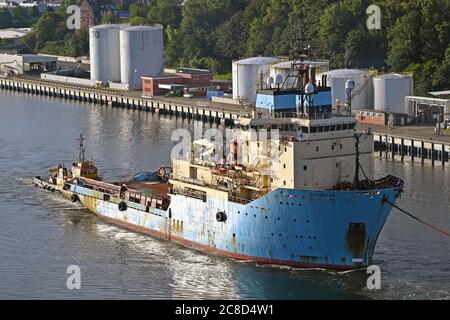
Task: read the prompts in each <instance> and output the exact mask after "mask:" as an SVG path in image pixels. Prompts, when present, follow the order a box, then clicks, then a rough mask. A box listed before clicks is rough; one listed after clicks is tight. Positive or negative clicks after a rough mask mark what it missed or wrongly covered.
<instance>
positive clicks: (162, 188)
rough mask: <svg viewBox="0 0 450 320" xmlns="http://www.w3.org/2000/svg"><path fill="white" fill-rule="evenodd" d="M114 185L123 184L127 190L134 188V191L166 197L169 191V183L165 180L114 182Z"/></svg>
mask: <svg viewBox="0 0 450 320" xmlns="http://www.w3.org/2000/svg"><path fill="white" fill-rule="evenodd" d="M114 184H115V185H116V186H123V185H125V186H126V187H127V188H128V189H129V190H134V191H136V193H139V194H142V195H146V196H159V197H163V198H165V197H167V194H168V193H169V189H170V184H169V183H167V182H135V181H126V182H115V183H114Z"/></svg>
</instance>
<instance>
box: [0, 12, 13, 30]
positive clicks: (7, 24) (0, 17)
mask: <svg viewBox="0 0 450 320" xmlns="http://www.w3.org/2000/svg"><path fill="white" fill-rule="evenodd" d="M13 24H14V18H13V16H12V14H11V12H10V11H9V10H8V9H6V8H0V28H11V27H13Z"/></svg>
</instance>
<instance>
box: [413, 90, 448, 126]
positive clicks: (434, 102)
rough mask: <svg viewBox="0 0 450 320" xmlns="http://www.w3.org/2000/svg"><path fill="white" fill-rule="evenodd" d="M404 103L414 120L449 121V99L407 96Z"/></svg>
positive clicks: (422, 121) (426, 121) (421, 121)
mask: <svg viewBox="0 0 450 320" xmlns="http://www.w3.org/2000/svg"><path fill="white" fill-rule="evenodd" d="M405 104H406V108H407V109H408V110H409V113H410V114H412V115H413V116H414V118H415V120H416V122H420V123H436V122H438V121H439V122H450V99H438V98H429V97H416V96H408V97H406V98H405Z"/></svg>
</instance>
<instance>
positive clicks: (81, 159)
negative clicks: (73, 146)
mask: <svg viewBox="0 0 450 320" xmlns="http://www.w3.org/2000/svg"><path fill="white" fill-rule="evenodd" d="M84 140H85V138H84V137H83V133H82V132H81V133H80V138H78V141H79V142H80V145H79V146H78V150H79V154H78V161H79V162H84V160H85V150H86V149H85V147H84Z"/></svg>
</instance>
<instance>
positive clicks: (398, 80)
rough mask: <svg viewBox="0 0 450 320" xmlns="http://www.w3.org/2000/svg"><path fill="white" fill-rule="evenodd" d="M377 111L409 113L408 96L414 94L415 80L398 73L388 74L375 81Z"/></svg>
mask: <svg viewBox="0 0 450 320" xmlns="http://www.w3.org/2000/svg"><path fill="white" fill-rule="evenodd" d="M373 86H374V94H375V99H374V104H375V110H377V111H384V112H393V113H408V109H407V106H406V102H405V97H406V96H412V94H413V86H414V82H413V78H412V77H411V76H408V75H403V74H398V73H388V74H384V75H381V76H379V77H376V78H374V79H373Z"/></svg>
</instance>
